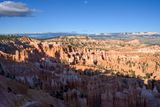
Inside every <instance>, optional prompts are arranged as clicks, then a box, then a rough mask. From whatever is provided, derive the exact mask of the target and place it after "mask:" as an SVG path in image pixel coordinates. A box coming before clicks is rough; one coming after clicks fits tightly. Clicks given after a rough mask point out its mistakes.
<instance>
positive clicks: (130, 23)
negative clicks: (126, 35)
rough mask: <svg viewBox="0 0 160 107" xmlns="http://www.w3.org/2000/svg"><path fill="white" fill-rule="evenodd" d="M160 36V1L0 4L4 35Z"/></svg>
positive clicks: (40, 0)
mask: <svg viewBox="0 0 160 107" xmlns="http://www.w3.org/2000/svg"><path fill="white" fill-rule="evenodd" d="M24 32H25V33H33V32H77V33H107V32H108V33H111V32H160V0H10V1H7V0H0V33H1V34H3V33H24Z"/></svg>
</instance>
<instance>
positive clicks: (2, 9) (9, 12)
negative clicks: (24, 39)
mask: <svg viewBox="0 0 160 107" xmlns="http://www.w3.org/2000/svg"><path fill="white" fill-rule="evenodd" d="M35 11H36V10H35V9H30V8H29V7H27V5H26V4H24V3H20V2H14V1H4V2H0V17H5V16H7V17H26V16H30V15H31V14H32V13H33V12H35Z"/></svg>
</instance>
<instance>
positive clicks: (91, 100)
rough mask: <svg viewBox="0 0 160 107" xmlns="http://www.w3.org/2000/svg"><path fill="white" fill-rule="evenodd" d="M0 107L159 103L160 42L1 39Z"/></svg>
mask: <svg viewBox="0 0 160 107" xmlns="http://www.w3.org/2000/svg"><path fill="white" fill-rule="evenodd" d="M0 107H160V46H159V45H150V44H145V43H142V42H141V41H139V40H138V39H134V40H96V39H93V38H91V37H87V36H62V37H56V38H50V39H43V40H39V39H33V38H29V37H26V36H24V37H18V38H13V39H4V40H1V41H0Z"/></svg>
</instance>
